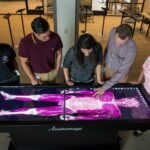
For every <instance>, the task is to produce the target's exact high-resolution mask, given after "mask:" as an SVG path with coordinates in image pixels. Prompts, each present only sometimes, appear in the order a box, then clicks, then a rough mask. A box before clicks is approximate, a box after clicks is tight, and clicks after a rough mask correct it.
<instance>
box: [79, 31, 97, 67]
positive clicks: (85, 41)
mask: <svg viewBox="0 0 150 150" xmlns="http://www.w3.org/2000/svg"><path fill="white" fill-rule="evenodd" d="M96 45H97V42H96V41H95V39H94V37H93V36H92V35H91V34H83V35H81V36H80V37H79V40H78V42H77V54H76V58H77V61H78V62H79V63H80V64H81V65H84V54H83V52H82V51H81V48H84V49H90V48H93V51H92V53H91V54H90V58H91V61H92V62H93V63H96V62H97V61H98V55H97V53H96V52H97V51H96V49H95V48H96Z"/></svg>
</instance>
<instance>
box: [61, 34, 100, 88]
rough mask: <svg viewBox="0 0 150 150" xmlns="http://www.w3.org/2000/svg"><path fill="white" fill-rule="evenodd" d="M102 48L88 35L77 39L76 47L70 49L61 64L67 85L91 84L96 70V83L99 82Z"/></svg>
mask: <svg viewBox="0 0 150 150" xmlns="http://www.w3.org/2000/svg"><path fill="white" fill-rule="evenodd" d="M101 64H102V47H101V44H100V43H98V42H96V41H95V39H94V37H93V36H92V35H90V34H83V35H81V36H80V37H79V40H78V42H77V45H75V46H73V47H71V48H70V49H69V50H68V52H67V54H66V56H65V59H64V62H63V71H64V76H65V82H66V84H67V85H74V84H76V85H77V84H92V83H94V79H95V77H94V72H95V70H96V76H97V82H98V83H99V84H102V81H101Z"/></svg>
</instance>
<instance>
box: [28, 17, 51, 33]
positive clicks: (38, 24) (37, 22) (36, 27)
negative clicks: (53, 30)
mask: <svg viewBox="0 0 150 150" xmlns="http://www.w3.org/2000/svg"><path fill="white" fill-rule="evenodd" d="M31 27H32V30H33V31H34V32H35V33H38V34H40V33H45V32H46V31H48V29H49V27H50V26H49V23H48V21H47V20H46V19H44V18H42V17H36V18H35V19H34V20H33V21H32V23H31Z"/></svg>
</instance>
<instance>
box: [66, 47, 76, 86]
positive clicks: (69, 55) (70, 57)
mask: <svg viewBox="0 0 150 150" xmlns="http://www.w3.org/2000/svg"><path fill="white" fill-rule="evenodd" d="M73 58H74V48H70V49H69V50H68V51H67V53H66V55H65V58H64V61H63V72H64V77H65V82H66V84H67V85H74V82H73V81H71V77H70V72H69V71H70V68H71V65H72V61H73Z"/></svg>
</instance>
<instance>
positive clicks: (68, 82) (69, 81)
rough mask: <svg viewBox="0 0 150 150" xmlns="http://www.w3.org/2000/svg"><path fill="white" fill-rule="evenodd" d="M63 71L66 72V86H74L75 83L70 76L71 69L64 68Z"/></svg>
mask: <svg viewBox="0 0 150 150" xmlns="http://www.w3.org/2000/svg"><path fill="white" fill-rule="evenodd" d="M63 71H64V76H65V82H66V84H67V85H74V83H73V81H71V79H70V76H69V69H68V68H63Z"/></svg>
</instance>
